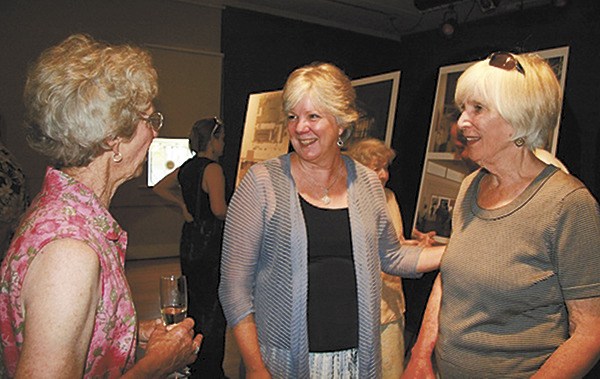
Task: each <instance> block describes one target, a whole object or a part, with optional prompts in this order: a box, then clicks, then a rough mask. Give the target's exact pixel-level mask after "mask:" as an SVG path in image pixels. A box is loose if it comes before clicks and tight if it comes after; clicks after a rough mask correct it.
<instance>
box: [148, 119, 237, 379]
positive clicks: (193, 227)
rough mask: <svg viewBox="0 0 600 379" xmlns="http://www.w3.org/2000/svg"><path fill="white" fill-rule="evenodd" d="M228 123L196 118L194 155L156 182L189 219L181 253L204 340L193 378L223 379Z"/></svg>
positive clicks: (191, 312)
mask: <svg viewBox="0 0 600 379" xmlns="http://www.w3.org/2000/svg"><path fill="white" fill-rule="evenodd" d="M224 141H225V126H224V124H223V122H222V121H221V120H220V119H218V118H217V117H211V118H205V119H202V120H198V121H196V122H195V123H194V125H193V126H192V130H191V132H190V136H189V143H190V149H191V150H192V151H193V152H195V153H196V154H195V156H194V157H192V158H190V159H189V160H187V161H186V162H184V163H183V164H182V165H181V167H179V168H177V169H175V170H174V171H173V172H171V173H170V174H169V175H167V176H165V177H164V178H163V179H162V180H161V181H160V182H158V183H157V184H156V185H155V186H154V192H156V193H157V194H158V195H159V196H161V197H162V198H164V199H166V200H168V201H171V202H173V203H175V204H177V205H178V206H179V207H180V208H181V212H182V214H183V217H184V219H185V223H184V224H183V228H182V231H181V243H180V250H179V256H180V259H181V272H182V273H183V274H184V275H185V276H187V278H188V293H189V308H188V314H189V315H190V316H191V317H193V318H194V320H196V322H197V324H196V331H197V332H198V333H202V335H203V336H204V339H203V341H202V347H201V348H200V353H199V355H198V360H197V361H196V362H195V363H194V364H192V365H191V366H190V367H191V371H192V377H199V378H200V377H202V378H211V379H212V378H214V379H218V378H224V377H225V374H224V372H223V357H224V354H225V330H226V327H227V324H226V322H225V316H224V315H223V309H222V308H221V303H220V302H219V298H218V286H219V276H220V262H221V240H222V238H223V220H224V219H225V214H226V213H227V203H226V200H225V176H224V175H223V169H222V168H221V166H220V165H219V163H218V160H219V157H220V156H221V155H222V154H223V148H224V147H225V142H224Z"/></svg>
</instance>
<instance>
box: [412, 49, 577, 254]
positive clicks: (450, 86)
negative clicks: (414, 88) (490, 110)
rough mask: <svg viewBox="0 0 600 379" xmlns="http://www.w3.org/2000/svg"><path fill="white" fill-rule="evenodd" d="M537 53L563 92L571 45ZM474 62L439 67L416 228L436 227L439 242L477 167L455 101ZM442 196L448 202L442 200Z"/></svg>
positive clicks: (551, 144)
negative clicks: (463, 137)
mask: <svg viewBox="0 0 600 379" xmlns="http://www.w3.org/2000/svg"><path fill="white" fill-rule="evenodd" d="M534 53H536V54H538V55H540V56H541V57H543V58H545V59H546V60H547V61H548V63H549V64H550V66H551V67H552V68H553V70H554V72H555V74H556V76H557V78H558V80H559V82H560V85H561V88H562V90H563V92H564V88H565V79H566V72H567V59H568V55H569V47H568V46H564V47H559V48H555V49H549V50H541V51H535V52H534ZM474 63H475V62H469V63H461V64H456V65H452V66H444V67H440V69H439V74H438V81H437V89H436V93H435V99H434V104H433V113H432V117H431V125H430V128H429V137H428V140H427V149H426V152H425V161H424V164H423V171H422V174H421V185H420V188H419V196H418V199H417V208H416V210H415V213H414V214H415V217H414V220H413V227H414V228H417V229H418V230H420V231H421V232H428V231H431V230H434V231H435V232H436V237H435V238H436V240H437V241H438V242H440V243H445V242H447V241H448V238H449V237H450V233H451V221H452V210H453V205H454V200H455V199H456V195H457V194H458V190H459V188H460V184H461V182H462V180H463V178H464V177H465V176H467V175H468V174H470V173H471V172H473V171H475V170H476V169H477V168H478V166H477V164H475V163H474V162H473V161H470V160H469V159H468V155H467V153H466V151H465V147H464V144H463V142H462V141H461V138H460V135H459V133H458V128H457V124H456V122H457V121H458V117H459V116H460V111H459V110H458V109H457V108H456V106H455V104H454V92H455V89H456V83H457V81H458V77H459V76H460V75H461V74H462V73H463V72H464V71H465V70H466V69H467V68H468V67H469V66H471V65H472V64H474ZM559 126H560V125H559V124H558V122H557V125H556V128H555V129H554V131H553V132H552V133H551V134H550V136H549V138H548V140H547V142H546V146H545V150H546V151H548V152H549V153H551V154H552V155H554V154H555V153H556V145H557V143H558V131H559ZM440 199H447V201H446V200H445V201H443V202H442V201H441V200H440ZM440 207H443V209H441V208H440ZM446 208H447V209H446Z"/></svg>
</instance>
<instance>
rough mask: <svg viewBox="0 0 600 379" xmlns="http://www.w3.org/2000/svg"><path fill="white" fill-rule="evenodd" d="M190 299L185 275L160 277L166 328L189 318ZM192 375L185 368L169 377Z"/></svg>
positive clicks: (161, 309)
mask: <svg viewBox="0 0 600 379" xmlns="http://www.w3.org/2000/svg"><path fill="white" fill-rule="evenodd" d="M187 308H188V298H187V280H186V278H185V275H181V276H177V275H167V276H161V277H160V314H161V316H162V321H163V324H164V325H165V326H168V325H175V324H178V323H180V322H181V321H183V320H184V319H185V318H186V317H187ZM190 375H191V373H190V368H189V367H187V366H186V367H184V368H183V369H182V370H181V371H177V372H174V373H172V374H171V375H169V376H168V378H169V379H173V378H187V377H189V376H190Z"/></svg>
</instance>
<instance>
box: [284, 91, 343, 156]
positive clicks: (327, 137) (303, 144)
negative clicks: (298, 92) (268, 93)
mask: <svg viewBox="0 0 600 379" xmlns="http://www.w3.org/2000/svg"><path fill="white" fill-rule="evenodd" d="M287 126H288V133H289V135H290V141H291V143H292V146H293V147H294V150H295V151H296V153H297V154H298V156H299V157H300V159H302V160H304V161H307V162H311V163H315V164H319V163H324V162H328V161H329V160H332V159H333V158H334V157H335V156H337V155H339V153H340V150H339V148H338V147H337V145H336V141H337V139H338V137H339V136H340V134H341V133H342V131H343V129H342V128H341V127H339V126H338V124H337V122H336V120H335V117H333V116H332V115H328V114H325V113H323V112H321V111H319V110H318V109H317V108H316V106H315V105H314V104H313V102H312V100H311V99H310V97H309V96H308V95H305V96H304V97H303V98H302V99H301V100H300V101H299V102H298V104H296V106H295V107H294V108H292V109H291V111H290V112H288V115H287Z"/></svg>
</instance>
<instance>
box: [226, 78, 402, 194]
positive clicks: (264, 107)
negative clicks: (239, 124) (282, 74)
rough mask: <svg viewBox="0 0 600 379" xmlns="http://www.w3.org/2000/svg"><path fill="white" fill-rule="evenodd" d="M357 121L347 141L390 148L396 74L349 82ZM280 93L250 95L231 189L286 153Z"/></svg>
mask: <svg viewBox="0 0 600 379" xmlns="http://www.w3.org/2000/svg"><path fill="white" fill-rule="evenodd" d="M352 85H353V87H354V88H355V90H356V104H357V107H358V110H359V113H360V118H359V120H358V122H357V125H356V127H355V128H354V131H353V134H352V136H351V137H350V140H349V141H348V144H350V143H352V141H355V140H358V139H362V138H367V137H373V138H379V139H381V140H383V141H385V144H386V145H387V146H390V145H391V142H392V134H393V132H394V118H395V116H396V104H397V102H398V89H399V87H400V71H395V72H390V73H387V74H381V75H376V76H371V77H367V78H362V79H357V80H353V81H352ZM282 93H283V91H281V90H279V91H271V92H263V93H254V94H250V96H249V97H248V108H247V110H246V121H245V122H244V133H243V135H242V146H241V149H240V158H239V162H238V169H237V175H236V180H235V186H236V187H237V185H238V184H239V183H240V182H241V180H242V178H243V177H244V174H245V173H246V172H247V171H248V168H250V166H252V165H253V164H254V163H257V162H262V161H264V160H267V159H270V158H275V157H277V156H279V155H282V154H285V153H287V152H288V151H289V149H290V147H289V135H288V133H287V127H286V123H285V114H284V113H283V99H282Z"/></svg>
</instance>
